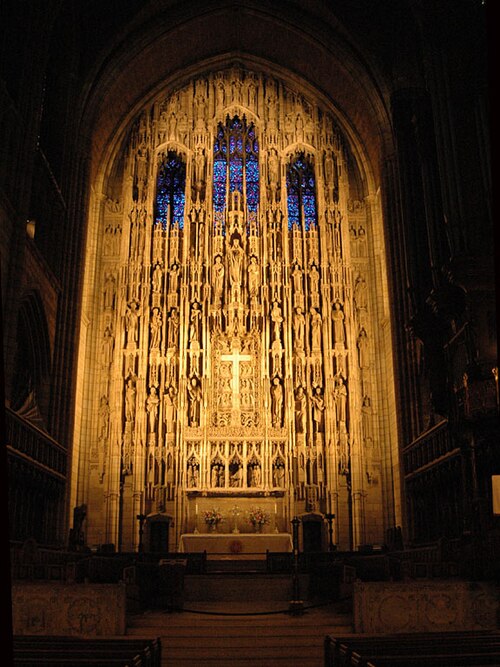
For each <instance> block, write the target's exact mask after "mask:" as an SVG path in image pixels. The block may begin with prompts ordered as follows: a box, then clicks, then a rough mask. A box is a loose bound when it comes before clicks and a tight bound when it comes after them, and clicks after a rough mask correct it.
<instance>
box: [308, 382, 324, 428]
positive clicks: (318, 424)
mask: <svg viewBox="0 0 500 667" xmlns="http://www.w3.org/2000/svg"><path fill="white" fill-rule="evenodd" d="M311 402H312V404H313V428H314V431H315V432H316V433H321V432H322V431H323V430H324V428H323V413H324V411H325V401H324V399H323V395H322V393H321V388H320V387H316V388H315V390H314V392H313V393H312V395H311Z"/></svg>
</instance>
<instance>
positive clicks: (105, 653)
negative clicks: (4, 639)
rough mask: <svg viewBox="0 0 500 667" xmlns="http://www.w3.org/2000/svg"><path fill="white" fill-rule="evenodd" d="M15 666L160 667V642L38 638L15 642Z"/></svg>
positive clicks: (22, 637)
mask: <svg viewBox="0 0 500 667" xmlns="http://www.w3.org/2000/svg"><path fill="white" fill-rule="evenodd" d="M13 652H14V665H15V666H16V667H17V666H20V667H28V665H34V666H35V665H47V666H48V665H50V664H53V665H56V666H58V667H62V666H63V665H68V667H69V666H71V665H75V667H86V666H87V665H88V666H89V667H90V666H92V667H97V666H98V665H100V667H120V666H121V667H160V663H161V642H160V639H159V638H154V639H151V638H144V637H133V638H127V637H112V638H109V637H106V638H100V637H93V638H91V639H90V638H89V639H86V638H85V639H84V638H81V637H55V636H51V637H38V636H25V635H23V636H19V635H18V636H15V637H14V638H13Z"/></svg>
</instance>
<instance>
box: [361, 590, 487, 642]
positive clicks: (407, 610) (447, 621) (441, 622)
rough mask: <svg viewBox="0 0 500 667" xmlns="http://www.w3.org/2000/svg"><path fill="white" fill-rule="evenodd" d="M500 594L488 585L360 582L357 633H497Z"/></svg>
mask: <svg viewBox="0 0 500 667" xmlns="http://www.w3.org/2000/svg"><path fill="white" fill-rule="evenodd" d="M498 611H499V603H498V588H497V586H495V585H494V584H493V583H488V582H466V581H457V582H451V581H449V582H436V583H434V582H408V583H403V582H401V583H399V582H390V583H388V582H355V584H354V627H355V632H364V633H370V634H377V633H380V634H392V633H398V632H433V631H435V632H443V631H463V630H493V629H497V625H498V622H497V619H498Z"/></svg>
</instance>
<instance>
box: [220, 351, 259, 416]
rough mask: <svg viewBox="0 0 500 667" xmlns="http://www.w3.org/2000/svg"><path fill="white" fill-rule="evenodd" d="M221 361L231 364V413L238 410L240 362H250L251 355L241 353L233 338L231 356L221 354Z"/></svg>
mask: <svg viewBox="0 0 500 667" xmlns="http://www.w3.org/2000/svg"><path fill="white" fill-rule="evenodd" d="M220 358H221V361H230V362H231V376H232V377H231V389H232V392H233V412H235V411H239V409H240V362H242V361H251V360H252V355H250V354H242V353H241V342H240V340H239V338H233V342H232V345H231V354H221V357H220Z"/></svg>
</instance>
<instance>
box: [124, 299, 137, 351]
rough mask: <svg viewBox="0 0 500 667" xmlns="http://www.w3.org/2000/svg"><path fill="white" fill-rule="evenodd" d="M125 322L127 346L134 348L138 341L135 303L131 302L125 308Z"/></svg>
mask: <svg viewBox="0 0 500 667" xmlns="http://www.w3.org/2000/svg"><path fill="white" fill-rule="evenodd" d="M125 322H126V328H127V345H128V346H129V347H134V345H136V344H137V340H138V326H139V304H138V303H137V301H131V302H130V303H129V304H128V306H127V312H126V315H125Z"/></svg>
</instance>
